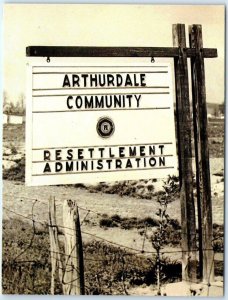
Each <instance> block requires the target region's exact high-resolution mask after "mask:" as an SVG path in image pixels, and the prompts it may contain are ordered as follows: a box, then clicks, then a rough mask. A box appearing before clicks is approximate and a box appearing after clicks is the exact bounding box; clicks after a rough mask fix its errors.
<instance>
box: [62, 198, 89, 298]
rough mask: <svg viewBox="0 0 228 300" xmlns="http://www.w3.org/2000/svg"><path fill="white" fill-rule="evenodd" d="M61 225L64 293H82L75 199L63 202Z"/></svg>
mask: <svg viewBox="0 0 228 300" xmlns="http://www.w3.org/2000/svg"><path fill="white" fill-rule="evenodd" d="M63 227H64V235H65V257H66V259H65V272H64V275H63V281H64V284H65V285H66V294H68V295H84V294H85V288H84V265H83V248H82V237H81V228H80V220H79V213H78V207H77V204H76V202H75V201H72V200H66V201H64V203H63Z"/></svg>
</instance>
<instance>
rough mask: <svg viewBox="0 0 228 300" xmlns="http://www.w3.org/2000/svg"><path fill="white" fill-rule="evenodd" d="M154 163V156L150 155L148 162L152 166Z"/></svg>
mask: <svg viewBox="0 0 228 300" xmlns="http://www.w3.org/2000/svg"><path fill="white" fill-rule="evenodd" d="M156 163H157V161H156V159H155V158H154V157H151V158H150V159H149V164H150V166H151V167H154V166H155V165H156Z"/></svg>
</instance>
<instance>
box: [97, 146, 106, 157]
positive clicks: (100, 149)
mask: <svg viewBox="0 0 228 300" xmlns="http://www.w3.org/2000/svg"><path fill="white" fill-rule="evenodd" d="M104 149H105V148H98V150H99V151H100V154H101V157H103V153H104Z"/></svg>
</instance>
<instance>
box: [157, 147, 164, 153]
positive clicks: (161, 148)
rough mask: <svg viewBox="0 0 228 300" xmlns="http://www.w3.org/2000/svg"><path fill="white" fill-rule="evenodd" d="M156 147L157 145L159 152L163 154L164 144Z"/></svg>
mask: <svg viewBox="0 0 228 300" xmlns="http://www.w3.org/2000/svg"><path fill="white" fill-rule="evenodd" d="M158 147H159V148H160V150H161V154H163V148H164V145H159V146H158Z"/></svg>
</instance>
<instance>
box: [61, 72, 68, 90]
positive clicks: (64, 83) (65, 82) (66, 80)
mask: <svg viewBox="0 0 228 300" xmlns="http://www.w3.org/2000/svg"><path fill="white" fill-rule="evenodd" d="M62 87H70V80H69V78H68V75H67V74H66V75H65V76H64V79H63V86H62Z"/></svg>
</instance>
